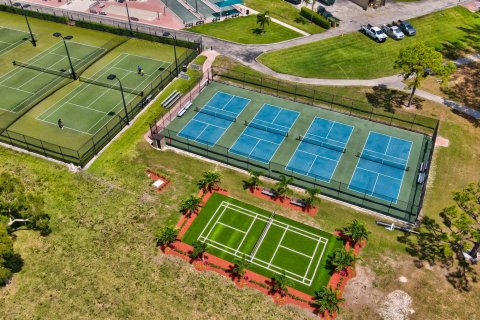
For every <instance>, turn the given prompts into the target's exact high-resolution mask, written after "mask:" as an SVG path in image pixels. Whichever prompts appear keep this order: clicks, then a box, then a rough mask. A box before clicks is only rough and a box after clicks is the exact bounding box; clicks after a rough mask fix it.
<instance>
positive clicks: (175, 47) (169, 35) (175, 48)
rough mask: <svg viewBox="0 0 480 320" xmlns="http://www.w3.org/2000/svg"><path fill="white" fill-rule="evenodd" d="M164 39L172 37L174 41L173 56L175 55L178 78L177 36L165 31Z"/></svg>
mask: <svg viewBox="0 0 480 320" xmlns="http://www.w3.org/2000/svg"><path fill="white" fill-rule="evenodd" d="M163 36H164V37H171V38H172V39H173V54H174V55H175V72H176V74H177V77H178V61H177V35H172V34H171V33H170V32H168V31H165V32H164V33H163Z"/></svg>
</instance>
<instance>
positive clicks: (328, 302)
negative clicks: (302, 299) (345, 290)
mask: <svg viewBox="0 0 480 320" xmlns="http://www.w3.org/2000/svg"><path fill="white" fill-rule="evenodd" d="M343 301H345V299H342V298H339V297H338V296H337V291H336V290H335V291H334V290H332V289H331V288H327V287H323V288H322V289H321V290H320V291H317V292H315V301H314V302H313V305H315V306H317V307H318V310H319V311H320V312H325V311H327V312H328V313H329V314H330V315H333V314H334V313H340V307H339V306H338V305H339V304H340V303H341V302H343Z"/></svg>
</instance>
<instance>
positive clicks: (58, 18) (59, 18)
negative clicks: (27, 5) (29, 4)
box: [0, 4, 67, 24]
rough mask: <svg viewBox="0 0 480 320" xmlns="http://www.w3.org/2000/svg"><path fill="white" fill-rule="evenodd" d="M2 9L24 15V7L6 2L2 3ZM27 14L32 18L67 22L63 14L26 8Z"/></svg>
mask: <svg viewBox="0 0 480 320" xmlns="http://www.w3.org/2000/svg"><path fill="white" fill-rule="evenodd" d="M0 11H4V12H9V13H15V14H20V15H23V12H22V9H19V8H14V7H10V6H7V5H4V4H0ZM25 14H26V15H27V16H29V17H32V18H38V19H42V20H48V21H53V22H58V23H63V24H66V23H67V18H65V17H63V16H55V15H52V14H48V13H42V12H37V11H30V10H25Z"/></svg>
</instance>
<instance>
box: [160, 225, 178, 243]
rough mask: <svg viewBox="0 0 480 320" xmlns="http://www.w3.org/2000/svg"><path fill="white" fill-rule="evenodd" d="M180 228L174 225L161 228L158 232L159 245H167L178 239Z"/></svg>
mask: <svg viewBox="0 0 480 320" xmlns="http://www.w3.org/2000/svg"><path fill="white" fill-rule="evenodd" d="M177 235H178V229H175V228H172V227H165V228H163V229H162V230H159V231H158V232H157V234H156V237H155V238H156V242H157V246H160V247H165V246H168V245H170V244H172V243H173V242H175V240H177Z"/></svg>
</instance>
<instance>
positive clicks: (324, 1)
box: [319, 0, 335, 6]
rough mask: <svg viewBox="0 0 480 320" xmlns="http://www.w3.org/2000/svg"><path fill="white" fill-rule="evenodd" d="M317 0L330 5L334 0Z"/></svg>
mask: <svg viewBox="0 0 480 320" xmlns="http://www.w3.org/2000/svg"><path fill="white" fill-rule="evenodd" d="M319 1H320V2H321V3H323V4H324V5H326V6H331V5H332V4H334V3H335V0H319Z"/></svg>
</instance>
